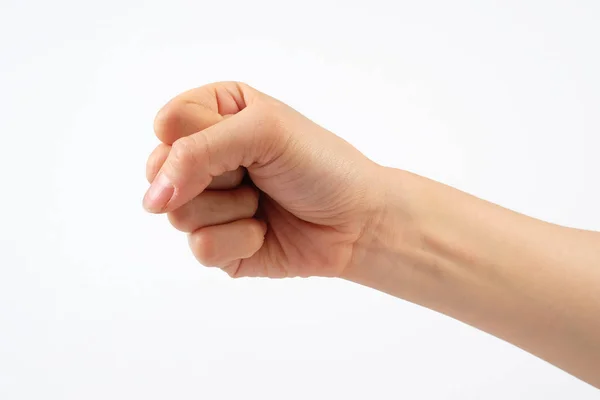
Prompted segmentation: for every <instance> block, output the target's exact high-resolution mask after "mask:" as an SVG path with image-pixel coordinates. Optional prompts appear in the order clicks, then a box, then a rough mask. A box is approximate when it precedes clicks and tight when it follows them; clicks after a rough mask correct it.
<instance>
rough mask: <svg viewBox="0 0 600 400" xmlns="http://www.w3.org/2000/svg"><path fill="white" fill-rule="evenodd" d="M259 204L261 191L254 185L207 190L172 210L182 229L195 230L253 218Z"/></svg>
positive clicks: (173, 217) (178, 227)
mask: <svg viewBox="0 0 600 400" xmlns="http://www.w3.org/2000/svg"><path fill="white" fill-rule="evenodd" d="M257 208H258V191H257V190H256V189H254V188H252V187H250V186H242V187H240V188H238V189H234V190H207V191H204V192H202V193H201V194H200V195H198V196H197V197H195V198H194V199H193V200H191V201H190V202H188V203H186V204H184V205H183V206H181V207H179V208H178V209H176V210H174V211H172V212H170V213H168V217H169V221H170V222H171V224H172V225H173V226H174V227H175V228H176V229H178V230H180V231H183V232H193V231H196V230H198V229H200V228H203V227H206V226H211V225H221V224H225V223H229V222H233V221H236V220H240V219H246V218H251V217H253V216H254V214H255V213H256V210H257Z"/></svg>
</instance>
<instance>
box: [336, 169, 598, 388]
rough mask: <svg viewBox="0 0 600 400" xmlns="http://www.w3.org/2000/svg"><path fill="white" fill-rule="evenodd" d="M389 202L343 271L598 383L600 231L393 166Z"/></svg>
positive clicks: (356, 280) (364, 282)
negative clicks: (356, 258) (545, 218)
mask: <svg viewBox="0 0 600 400" xmlns="http://www.w3.org/2000/svg"><path fill="white" fill-rule="evenodd" d="M385 175H386V180H387V182H393V184H392V186H391V187H390V190H389V193H388V204H389V207H388V209H387V210H386V211H385V212H384V213H383V215H382V218H381V219H380V221H379V223H378V224H377V225H376V226H377V228H376V230H377V232H378V233H377V234H376V235H373V239H372V241H371V242H369V243H368V244H365V245H364V246H363V248H362V249H361V251H360V254H361V255H360V257H364V260H368V261H367V262H366V263H365V264H356V265H357V266H356V267H354V268H351V269H349V270H347V271H346V274H345V276H344V277H345V278H347V279H350V280H352V281H355V282H358V283H360V284H363V285H367V286H370V287H373V288H376V289H379V290H382V291H384V292H387V293H389V294H392V295H394V296H397V297H401V298H404V299H406V300H409V301H411V302H414V303H417V304H420V305H423V306H425V307H428V308H431V309H433V310H436V311H439V312H441V313H444V314H446V315H449V316H451V317H454V318H456V319H458V320H461V321H463V322H466V323H468V324H470V325H472V326H474V327H477V328H479V329H481V330H484V331H486V332H488V333H491V334H493V335H495V336H497V337H500V338H502V339H504V340H507V341H508V342H511V343H513V344H515V345H517V346H519V347H521V348H523V349H524V350H526V351H528V352H530V353H533V354H535V355H537V356H539V357H540V358H543V359H545V360H547V361H549V362H550V363H552V364H555V365H556V366H558V367H560V368H562V369H564V370H566V371H568V372H570V373H571V374H573V375H575V376H578V377H579V378H581V379H583V380H585V381H587V382H589V383H591V384H593V385H595V386H597V387H600V233H597V232H590V231H582V230H576V229H569V228H564V227H560V226H556V225H552V224H549V223H546V222H542V221H539V220H536V219H533V218H529V217H527V216H524V215H521V214H518V213H515V212H512V211H509V210H506V209H504V208H501V207H499V206H496V205H493V204H491V203H488V202H485V201H483V200H480V199H477V198H475V197H472V196H470V195H467V194H465V193H463V192H460V191H458V190H455V189H453V188H450V187H447V186H444V185H442V184H439V183H437V182H433V181H430V180H428V179H425V178H421V177H418V176H415V175H412V174H409V173H407V172H403V171H398V170H392V169H386V172H385Z"/></svg>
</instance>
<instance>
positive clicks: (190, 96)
mask: <svg viewBox="0 0 600 400" xmlns="http://www.w3.org/2000/svg"><path fill="white" fill-rule="evenodd" d="M249 97H250V94H249V91H248V90H247V89H246V88H245V85H243V84H241V83H237V82H219V83H213V84H210V85H206V86H202V87H199V88H196V89H192V90H188V91H186V92H183V93H181V94H180V95H178V96H177V97H175V98H174V99H172V100H171V101H169V102H168V103H167V104H166V105H165V106H164V107H163V108H162V109H161V110H160V111H159V112H158V114H157V115H156V118H155V119H154V131H155V133H156V136H157V137H158V139H159V140H160V141H161V142H163V143H164V144H167V145H172V144H173V143H174V142H175V141H176V140H177V139H180V138H182V137H185V136H189V135H191V134H193V133H196V132H199V131H202V130H204V129H206V128H208V127H210V126H212V125H214V124H216V123H218V122H220V121H221V120H222V119H223V116H224V115H227V114H236V113H238V112H239V111H241V110H243V109H244V108H245V107H246V105H247V101H249Z"/></svg>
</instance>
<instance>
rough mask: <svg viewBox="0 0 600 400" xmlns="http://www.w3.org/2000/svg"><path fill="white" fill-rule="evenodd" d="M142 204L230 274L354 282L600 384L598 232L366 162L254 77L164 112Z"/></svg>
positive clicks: (191, 95)
mask: <svg viewBox="0 0 600 400" xmlns="http://www.w3.org/2000/svg"><path fill="white" fill-rule="evenodd" d="M155 132H156V135H157V137H158V138H159V139H160V141H161V142H162V143H161V144H160V145H159V146H158V147H157V148H156V149H155V150H154V152H153V153H152V154H151V155H150V157H149V160H148V164H147V178H148V180H149V182H151V183H152V184H151V187H150V188H149V190H148V192H147V193H146V195H145V196H144V207H145V208H146V210H148V211H149V212H152V213H167V215H168V217H169V220H170V222H171V224H172V225H173V226H174V227H175V228H177V229H179V230H182V231H185V232H188V233H189V244H190V248H191V250H192V252H193V254H194V255H195V257H196V258H197V259H198V261H199V262H200V263H201V264H203V265H208V266H216V267H219V268H221V269H222V270H224V271H225V272H227V273H228V274H229V275H230V276H232V277H250V276H266V277H271V278H283V277H308V276H326V277H339V278H343V279H347V280H350V281H353V282H356V283H359V284H362V285H366V286H369V287H372V288H375V289H377V290H381V291H384V292H386V293H389V294H391V295H393V296H396V297H400V298H403V299H406V300H408V301H412V302H414V303H417V304H420V305H422V306H425V307H428V308H430V309H433V310H436V311H438V312H441V313H444V314H446V315H449V316H451V317H453V318H456V319H458V320H461V321H463V322H465V323H468V324H470V325H472V326H474V327H477V328H479V329H481V330H483V331H486V332H488V333H490V334H492V335H495V336H497V337H499V338H502V339H504V340H506V341H508V342H511V343H513V344H515V345H516V346H519V347H521V348H523V349H524V350H526V351H528V352H530V353H532V354H534V355H536V356H538V357H540V358H542V359H545V360H547V361H548V362H550V363H552V364H555V365H556V366H558V367H560V368H562V369H564V370H565V371H567V372H569V373H571V374H573V375H575V376H577V377H579V378H580V379H582V380H584V381H586V382H588V383H590V384H592V385H594V386H596V387H600V233H598V232H591V231H583V230H577V229H570V228H565V227H560V226H557V225H552V224H549V223H546V222H543V221H539V220H536V219H533V218H530V217H527V216H524V215H521V214H518V213H515V212H512V211H510V210H506V209H504V208H502V207H499V206H497V205H493V204H491V203H488V202H486V201H483V200H480V199H477V198H475V197H472V196H470V195H468V194H466V193H463V192H460V191H458V190H455V189H453V188H450V187H447V186H445V185H442V184H440V183H437V182H433V181H431V180H428V179H426V178H423V177H419V176H416V175H413V174H411V173H408V172H406V171H401V170H396V169H392V168H386V167H384V166H380V165H377V164H376V163H374V162H372V161H371V160H369V159H367V158H366V157H365V156H364V155H362V154H361V153H360V152H359V151H358V150H357V149H355V148H354V147H352V146H351V145H350V144H348V143H347V142H345V141H344V140H342V139H341V138H339V137H338V136H336V135H334V134H333V133H331V132H329V131H327V130H325V129H324V128H322V127H320V126H318V125H316V124H315V123H313V122H312V121H310V120H309V119H307V118H306V117H304V116H303V115H301V114H300V113H298V112H297V111H295V110H293V109H292V108H290V107H288V106H287V105H285V104H283V103H281V102H280V101H278V100H275V99H273V98H271V97H269V96H267V95H265V94H264V93H261V92H259V91H257V90H255V89H253V88H251V87H249V86H247V85H245V84H241V83H236V82H222V83H215V84H212V85H208V86H204V87H201V88H197V89H193V90H190V91H188V92H185V93H182V94H180V95H179V96H177V97H176V98H174V99H173V100H171V101H170V102H169V103H168V104H167V105H166V106H165V107H163V109H162V110H160V112H159V113H158V115H157V117H156V120H155Z"/></svg>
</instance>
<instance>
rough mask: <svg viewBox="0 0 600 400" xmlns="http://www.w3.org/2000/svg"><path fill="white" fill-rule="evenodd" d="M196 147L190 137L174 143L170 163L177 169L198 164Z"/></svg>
mask: <svg viewBox="0 0 600 400" xmlns="http://www.w3.org/2000/svg"><path fill="white" fill-rule="evenodd" d="M196 160H197V158H196V155H195V146H194V142H193V140H192V139H191V138H190V137H183V138H181V139H179V140H177V141H176V142H175V143H173V147H172V148H171V154H170V157H169V162H170V163H171V166H172V167H173V168H175V169H179V168H189V167H191V166H193V165H195V164H196Z"/></svg>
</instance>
